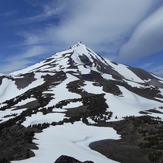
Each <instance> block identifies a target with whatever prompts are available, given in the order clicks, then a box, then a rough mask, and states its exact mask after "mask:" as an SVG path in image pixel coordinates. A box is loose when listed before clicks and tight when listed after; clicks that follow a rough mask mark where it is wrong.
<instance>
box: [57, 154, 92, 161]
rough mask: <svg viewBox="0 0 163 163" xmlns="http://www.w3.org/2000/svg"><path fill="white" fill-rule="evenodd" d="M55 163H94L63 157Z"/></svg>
mask: <svg viewBox="0 0 163 163" xmlns="http://www.w3.org/2000/svg"><path fill="white" fill-rule="evenodd" d="M54 163H94V162H92V161H84V162H81V161H79V160H77V159H75V158H73V157H70V156H65V155H62V156H60V157H59V158H58V159H57V160H56V161H55V162H54Z"/></svg>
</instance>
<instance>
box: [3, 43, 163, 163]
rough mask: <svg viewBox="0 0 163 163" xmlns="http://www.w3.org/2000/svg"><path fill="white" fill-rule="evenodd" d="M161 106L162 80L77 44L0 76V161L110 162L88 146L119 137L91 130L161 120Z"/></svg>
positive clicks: (105, 129)
mask: <svg viewBox="0 0 163 163" xmlns="http://www.w3.org/2000/svg"><path fill="white" fill-rule="evenodd" d="M162 105H163V78H160V77H157V76H156V75H154V74H151V73H149V72H146V71H144V70H142V69H139V68H134V67H131V66H126V65H123V64H119V63H115V62H112V61H109V60H107V59H105V58H103V57H101V56H100V55H98V54H96V53H95V52H93V51H92V50H91V49H89V48H88V47H87V46H86V45H84V44H82V43H77V44H76V45H74V46H72V47H71V48H70V49H68V50H66V51H62V52H58V53H56V54H55V55H53V56H51V57H49V58H47V59H45V60H43V61H41V62H40V63H37V64H35V65H33V66H30V67H28V68H26V69H23V70H20V71H16V72H13V73H11V74H9V75H2V76H0V131H1V133H3V135H0V137H3V141H2V142H0V143H1V144H2V145H1V147H3V146H6V144H8V145H10V146H9V147H10V148H6V149H5V150H4V149H3V150H2V149H1V147H0V156H3V158H6V153H9V154H10V155H11V157H9V158H7V159H8V160H21V159H25V158H28V157H31V158H30V159H29V160H28V161H29V162H30V163H34V162H45V160H47V158H48V160H49V162H54V161H55V160H57V158H58V157H60V156H61V155H69V156H72V157H75V158H76V159H78V160H80V161H86V160H91V161H93V162H98V163H99V162H100V163H109V162H113V160H110V159H108V158H106V157H104V156H102V155H100V154H98V153H95V152H94V151H93V150H91V149H90V148H89V144H90V143H92V142H94V141H99V140H104V139H120V137H119V135H117V134H116V131H115V130H113V128H109V127H97V126H107V125H108V123H109V122H110V121H119V120H123V119H124V118H125V117H133V116H138V117H143V116H146V115H150V116H151V117H153V118H154V117H155V118H158V117H159V118H160V119H162V118H163V116H162V115H163V112H162ZM5 137H8V139H5ZM33 137H35V138H36V139H35V140H34V139H33ZM18 138H20V140H18ZM11 139H12V140H11ZM16 142H18V144H19V145H18V146H16ZM34 143H35V144H34ZM22 144H23V145H24V146H23V149H22ZM36 144H37V147H36ZM33 148H34V149H37V148H38V149H37V150H33V151H31V149H33ZM15 149H18V152H19V154H16V153H14V152H13V151H14V150H15ZM70 149H71V150H72V151H70ZM1 151H3V152H1ZM34 155H35V157H32V156H34ZM3 158H2V159H3ZM0 159H1V157H0ZM16 162H18V163H19V161H16ZM138 162H139V161H138ZM20 163H21V161H20Z"/></svg>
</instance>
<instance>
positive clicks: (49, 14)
mask: <svg viewBox="0 0 163 163" xmlns="http://www.w3.org/2000/svg"><path fill="white" fill-rule="evenodd" d="M161 1H162V0H155V1H153V0H143V2H142V0H132V1H131V0H89V1H88V0H82V1H76V0H69V1H67V0H64V1H62V2H61V1H58V0H56V1H51V2H50V1H48V2H50V3H43V4H39V6H40V7H41V9H42V10H41V11H42V12H41V13H39V14H38V15H35V16H33V17H28V18H25V19H24V20H22V21H20V22H22V23H25V24H26V23H27V24H28V25H30V23H31V24H32V23H35V21H36V22H41V21H45V20H47V19H49V18H50V19H52V18H54V17H55V16H56V15H59V23H56V22H55V18H54V19H52V20H54V22H53V21H51V23H50V24H46V25H45V24H44V25H43V26H42V27H41V28H37V29H35V28H30V29H32V30H30V31H24V32H20V33H19V36H20V34H21V36H22V37H23V38H24V41H23V43H21V46H22V45H23V46H25V48H24V52H23V53H22V55H17V56H16V57H15V58H19V60H20V59H22V60H28V59H29V57H33V56H39V55H44V56H45V57H46V56H47V54H49V55H50V54H51V52H52V51H58V50H64V49H65V48H68V47H69V46H71V45H73V44H75V43H76V42H78V41H82V42H83V43H85V44H87V45H88V46H89V47H90V48H92V49H93V50H95V51H96V52H98V53H100V54H105V57H106V54H107V57H108V58H109V57H111V59H116V60H117V59H119V58H118V57H120V59H119V61H120V62H121V61H124V60H125V61H131V60H133V59H135V60H136V59H140V58H141V57H144V56H146V55H149V54H151V53H153V52H157V51H158V50H161V49H162V42H163V40H162V38H163V35H162V29H163V28H162V25H163V23H162V22H163V20H162V19H163V18H162V17H161V15H162V14H163V13H162V9H161V8H160V9H159V10H158V11H156V12H155V13H153V14H152V15H151V16H149V14H151V12H153V11H154V10H155V9H154V8H155V6H157V5H158V4H159V3H161ZM36 2H37V1H36ZM35 5H37V3H36V4H35ZM148 16H149V17H148ZM146 18H147V19H146ZM161 21H162V22H161ZM159 31H160V32H159ZM155 36H156V37H155ZM151 37H152V39H151ZM158 40H160V42H158ZM161 40H162V42H161ZM154 41H155V42H154ZM149 44H150V47H149ZM137 49H139V50H137ZM119 51H120V55H119V56H118V57H117V54H119ZM24 63H25V62H24ZM31 63H32V62H31ZM25 65H26V63H25Z"/></svg>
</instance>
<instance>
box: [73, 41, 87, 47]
mask: <svg viewBox="0 0 163 163" xmlns="http://www.w3.org/2000/svg"><path fill="white" fill-rule="evenodd" d="M81 47H83V48H86V45H85V44H83V43H82V42H81V41H79V42H78V43H77V44H75V45H73V46H72V49H74V48H81Z"/></svg>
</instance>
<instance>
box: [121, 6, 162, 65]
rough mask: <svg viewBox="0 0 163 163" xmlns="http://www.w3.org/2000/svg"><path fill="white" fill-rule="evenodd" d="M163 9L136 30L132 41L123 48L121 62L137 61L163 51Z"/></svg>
mask: <svg viewBox="0 0 163 163" xmlns="http://www.w3.org/2000/svg"><path fill="white" fill-rule="evenodd" d="M162 15H163V7H160V8H159V9H158V10H157V11H156V12H154V13H153V14H152V15H150V16H149V17H148V18H146V19H145V20H144V21H142V22H141V23H140V25H139V26H138V27H137V28H136V30H135V31H134V33H133V35H132V36H131V39H130V40H129V41H128V42H127V43H126V44H125V45H124V46H123V47H122V48H121V51H120V56H119V57H120V60H123V61H129V62H132V61H135V60H138V59H141V58H143V57H146V56H149V55H152V54H155V53H158V52H159V51H162V50H163V32H161V31H162V29H163V17H162Z"/></svg>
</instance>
